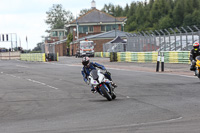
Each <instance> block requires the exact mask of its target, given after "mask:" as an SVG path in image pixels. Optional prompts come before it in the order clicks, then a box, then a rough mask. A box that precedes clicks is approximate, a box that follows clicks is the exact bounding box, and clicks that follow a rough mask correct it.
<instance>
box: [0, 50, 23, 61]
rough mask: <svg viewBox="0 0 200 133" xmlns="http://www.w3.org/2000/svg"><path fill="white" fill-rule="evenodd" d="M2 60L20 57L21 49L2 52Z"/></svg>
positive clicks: (0, 54) (0, 55)
mask: <svg viewBox="0 0 200 133" xmlns="http://www.w3.org/2000/svg"><path fill="white" fill-rule="evenodd" d="M0 59H1V60H17V59H20V52H19V51H14V52H13V51H11V52H0Z"/></svg>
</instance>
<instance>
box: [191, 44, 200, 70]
mask: <svg viewBox="0 0 200 133" xmlns="http://www.w3.org/2000/svg"><path fill="white" fill-rule="evenodd" d="M199 55H200V48H199V43H198V42H195V43H194V44H193V49H192V50H191V51H190V61H191V66H190V70H191V71H195V64H196V60H195V58H196V57H197V56H199Z"/></svg>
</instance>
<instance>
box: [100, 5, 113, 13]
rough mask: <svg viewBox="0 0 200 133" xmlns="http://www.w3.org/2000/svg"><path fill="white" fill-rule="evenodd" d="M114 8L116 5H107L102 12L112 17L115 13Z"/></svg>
mask: <svg viewBox="0 0 200 133" xmlns="http://www.w3.org/2000/svg"><path fill="white" fill-rule="evenodd" d="M113 8H114V5H113V4H111V3H109V4H108V5H107V4H105V5H104V7H103V9H101V11H103V12H105V13H108V14H110V15H113V13H114V12H113V10H112V9H113Z"/></svg>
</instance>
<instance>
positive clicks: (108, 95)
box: [100, 84, 112, 101]
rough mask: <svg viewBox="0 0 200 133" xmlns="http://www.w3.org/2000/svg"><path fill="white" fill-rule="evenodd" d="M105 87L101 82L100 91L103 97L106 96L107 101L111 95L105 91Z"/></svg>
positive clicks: (110, 98)
mask: <svg viewBox="0 0 200 133" xmlns="http://www.w3.org/2000/svg"><path fill="white" fill-rule="evenodd" d="M105 87H107V86H106V85H105V84H102V86H101V87H100V89H101V92H102V93H103V95H104V97H106V98H107V100H108V101H111V100H112V96H111V95H110V94H109V92H108V91H107V89H106V88H105Z"/></svg>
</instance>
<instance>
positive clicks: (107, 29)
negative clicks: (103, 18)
mask: <svg viewBox="0 0 200 133" xmlns="http://www.w3.org/2000/svg"><path fill="white" fill-rule="evenodd" d="M116 27H117V25H116ZM114 29H115V24H114V25H102V26H101V31H102V32H105V31H106V32H107V31H111V30H114ZM117 29H118V27H117Z"/></svg>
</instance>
